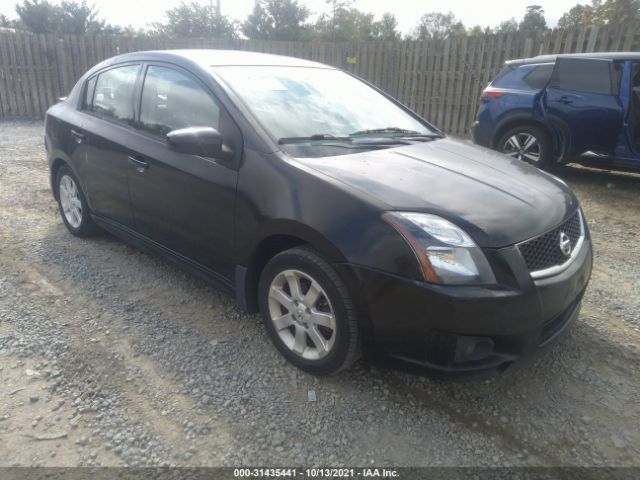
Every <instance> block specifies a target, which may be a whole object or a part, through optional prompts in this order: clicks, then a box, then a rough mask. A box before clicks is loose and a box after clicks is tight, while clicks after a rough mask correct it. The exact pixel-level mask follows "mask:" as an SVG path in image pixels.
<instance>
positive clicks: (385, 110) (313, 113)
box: [215, 66, 435, 143]
mask: <svg viewBox="0 0 640 480" xmlns="http://www.w3.org/2000/svg"><path fill="white" fill-rule="evenodd" d="M215 73H217V74H218V75H220V76H221V77H222V79H223V80H224V81H225V82H226V83H227V84H228V85H229V86H230V87H231V88H232V89H233V90H234V92H235V93H236V94H237V95H238V96H239V97H240V98H241V99H242V101H243V102H244V103H245V104H246V106H247V107H248V108H249V110H251V112H252V113H253V114H254V115H255V116H256V117H257V119H258V121H259V122H260V123H261V124H262V126H263V127H264V128H265V129H266V130H267V131H269V133H271V135H272V136H273V137H275V138H276V139H277V140H279V141H280V143H289V141H291V140H292V139H302V140H304V139H306V140H309V141H314V140H315V141H318V140H329V139H332V138H335V139H344V138H348V137H351V136H353V135H356V136H358V137H361V136H375V137H398V136H403V135H404V136H406V135H433V134H434V133H435V132H434V131H432V130H430V129H429V128H428V127H426V126H425V125H424V124H423V123H421V122H419V121H418V120H416V119H415V118H413V117H412V116H411V115H409V114H408V113H406V112H405V111H404V110H402V109H401V108H400V107H398V106H397V105H395V104H394V103H393V102H391V101H390V100H388V99H387V98H386V97H384V96H383V95H381V94H380V93H378V92H377V91H375V90H374V89H373V88H371V87H369V86H368V85H366V84H365V83H363V82H361V81H360V80H358V79H356V78H354V77H352V76H350V75H347V74H346V73H344V72H341V71H339V70H333V69H328V68H327V69H324V68H308V67H277V66H276V67H274V66H226V67H216V68H215Z"/></svg>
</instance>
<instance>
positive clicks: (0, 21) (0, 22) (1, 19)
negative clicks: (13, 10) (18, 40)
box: [0, 13, 13, 28]
mask: <svg viewBox="0 0 640 480" xmlns="http://www.w3.org/2000/svg"><path fill="white" fill-rule="evenodd" d="M12 26H13V22H12V21H11V20H9V19H8V18H7V16H6V15H4V14H1V13H0V28H11V27H12Z"/></svg>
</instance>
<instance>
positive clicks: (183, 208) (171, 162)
mask: <svg viewBox="0 0 640 480" xmlns="http://www.w3.org/2000/svg"><path fill="white" fill-rule="evenodd" d="M137 126H138V130H137V134H136V138H135V140H134V141H133V142H132V144H131V150H130V152H129V155H128V159H129V188H130V191H131V204H132V207H133V214H134V219H135V228H136V230H137V231H138V232H139V233H141V234H143V235H144V236H146V237H148V238H150V239H151V240H153V241H155V242H157V243H159V244H161V245H162V246H163V247H165V248H167V249H169V250H171V252H173V253H177V254H179V256H181V257H186V258H188V259H189V260H193V261H195V262H197V263H198V264H199V265H201V266H204V267H206V268H207V269H210V270H212V271H214V272H216V273H218V274H220V275H221V276H222V277H224V278H226V279H229V278H231V275H232V271H233V268H234V265H235V262H234V260H235V259H234V206H235V195H236V184H237V178H238V170H237V165H238V163H239V162H237V161H234V160H229V159H227V160H220V159H216V158H204V157H200V156H198V155H190V154H186V153H180V152H176V151H174V150H170V149H169V148H168V146H167V140H166V134H167V133H169V132H170V131H172V130H176V129H180V128H186V127H213V128H215V129H217V130H218V131H220V133H221V134H222V136H223V141H225V140H227V141H228V140H229V139H230V138H241V137H240V136H239V133H237V137H236V136H235V135H236V130H237V126H236V125H235V123H233V122H232V121H231V119H230V117H229V116H228V114H226V111H225V110H224V109H223V108H221V107H220V106H219V105H218V103H217V102H216V100H215V99H214V97H213V96H212V94H211V93H210V92H209V91H208V90H207V88H206V87H205V86H204V85H203V84H202V83H201V82H200V81H199V80H198V79H197V78H195V77H193V76H192V75H191V74H189V73H187V72H186V71H183V70H181V69H178V68H177V67H173V66H172V67H169V66H165V65H153V64H152V65H148V66H147V67H146V72H145V75H144V81H143V86H142V93H141V101H140V113H139V121H138V122H137ZM233 129H236V130H233ZM236 143H237V142H236ZM234 152H235V157H236V159H237V157H238V156H239V155H240V154H241V153H242V144H241V142H240V143H239V144H236V145H234ZM209 273H211V272H209Z"/></svg>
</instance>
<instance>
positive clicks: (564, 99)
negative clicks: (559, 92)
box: [558, 95, 573, 105]
mask: <svg viewBox="0 0 640 480" xmlns="http://www.w3.org/2000/svg"><path fill="white" fill-rule="evenodd" d="M558 101H559V102H560V103H564V104H565V105H569V104H570V103H573V100H571V99H570V98H569V97H567V96H566V95H563V96H561V97H560V98H559V99H558Z"/></svg>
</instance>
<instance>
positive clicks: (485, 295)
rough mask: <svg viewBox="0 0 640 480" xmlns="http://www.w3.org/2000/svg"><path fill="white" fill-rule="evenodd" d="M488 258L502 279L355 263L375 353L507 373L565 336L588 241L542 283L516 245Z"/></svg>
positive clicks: (459, 369) (583, 278)
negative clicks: (452, 278)
mask: <svg viewBox="0 0 640 480" xmlns="http://www.w3.org/2000/svg"><path fill="white" fill-rule="evenodd" d="M488 256H489V257H490V261H491V263H492V265H494V270H496V277H497V279H498V282H499V284H498V285H494V286H487V287H484V286H483V287H480V286H441V285H433V284H428V283H425V282H419V281H415V280H411V279H407V278H401V277H398V276H394V275H390V274H388V273H384V272H380V271H377V270H372V269H367V268H362V267H355V266H350V267H349V268H350V269H351V270H352V273H353V274H354V275H355V276H356V277H357V279H358V283H359V284H360V285H361V287H362V292H363V296H364V301H365V303H366V305H367V309H368V313H369V315H368V317H369V319H370V321H371V325H370V331H371V337H372V338H371V340H372V344H373V348H372V349H370V350H371V353H372V354H373V357H379V356H383V357H385V358H393V359H395V360H399V361H401V362H403V363H406V364H412V365H414V366H419V367H426V368H428V369H431V370H437V371H441V372H447V373H467V374H468V373H470V372H478V371H486V370H488V369H495V370H499V371H501V370H504V369H505V368H507V367H509V366H510V365H512V364H513V363H514V362H516V361H517V360H520V359H521V358H524V357H527V356H530V355H531V354H533V353H535V352H537V351H539V350H541V349H544V348H546V347H549V346H550V345H552V344H553V343H555V342H557V341H558V340H559V339H560V338H562V336H563V335H564V334H565V333H566V332H567V331H568V329H569V326H570V325H571V324H572V323H573V321H575V319H576V318H577V317H578V314H579V312H580V305H581V300H582V296H583V294H584V291H585V289H586V287H587V284H588V282H589V278H590V276H591V267H592V252H591V242H590V240H589V238H585V242H584V244H583V246H582V248H581V250H580V253H579V254H578V255H577V256H576V258H575V260H574V261H573V262H572V263H571V265H570V266H569V267H568V268H567V269H566V270H564V271H563V272H562V273H560V274H558V275H555V276H553V277H549V278H546V279H541V280H535V281H534V280H533V279H532V278H531V275H530V274H529V272H528V270H527V269H526V266H525V265H524V261H523V260H522V258H521V257H520V255H519V254H518V253H517V251H516V250H515V248H514V247H510V248H504V249H499V250H494V251H492V252H488Z"/></svg>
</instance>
